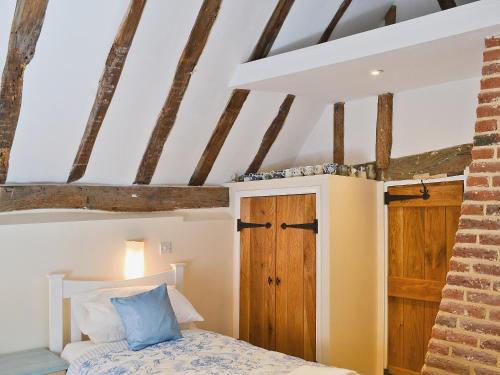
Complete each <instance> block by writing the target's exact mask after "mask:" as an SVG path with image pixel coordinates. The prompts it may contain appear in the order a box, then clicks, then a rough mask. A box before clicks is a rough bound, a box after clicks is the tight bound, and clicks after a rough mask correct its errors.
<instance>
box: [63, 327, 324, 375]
mask: <svg viewBox="0 0 500 375" xmlns="http://www.w3.org/2000/svg"><path fill="white" fill-rule="evenodd" d="M182 334H183V338H182V339H180V340H176V341H170V342H164V343H161V344H157V345H153V346H150V347H148V348H145V349H143V350H140V351H137V352H134V351H131V350H128V347H127V343H126V342H125V341H118V342H115V343H110V344H107V345H102V346H99V347H96V348H95V349H92V350H90V351H89V352H87V353H85V354H84V355H82V356H81V357H80V358H78V359H77V360H76V361H74V362H73V363H71V366H70V368H69V370H68V375H73V374H79V375H96V374H99V375H105V374H107V375H126V374H228V375H229V374H230V375H236V374H241V375H243V374H259V375H263V374H288V373H290V372H291V371H293V370H295V369H297V368H298V367H300V366H303V365H316V364H314V363H311V362H306V361H304V360H302V359H299V358H296V357H291V356H288V355H285V354H282V353H277V352H272V351H268V350H264V349H261V348H258V347H255V346H253V345H250V344H248V343H246V342H243V341H239V340H235V339H233V338H231V337H227V336H223V335H220V334H217V333H213V332H208V331H202V330H188V331H183V332H182ZM317 366H320V365H317Z"/></svg>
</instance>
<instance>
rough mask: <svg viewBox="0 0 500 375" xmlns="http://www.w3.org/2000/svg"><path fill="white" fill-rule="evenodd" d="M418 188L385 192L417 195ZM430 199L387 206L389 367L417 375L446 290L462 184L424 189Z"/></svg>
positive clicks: (398, 373)
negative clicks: (443, 291)
mask: <svg viewBox="0 0 500 375" xmlns="http://www.w3.org/2000/svg"><path fill="white" fill-rule="evenodd" d="M420 188H421V187H420V186H419V185H412V186H398V187H391V188H389V192H390V193H391V194H403V195H404V194H411V195H413V194H418V193H419V190H420ZM428 188H429V193H430V195H431V197H430V199H429V200H427V201H424V200H422V199H417V200H409V201H403V202H397V201H396V202H391V203H390V204H389V207H388V215H389V217H388V224H389V231H388V240H389V254H388V257H389V259H388V263H389V270H388V295H389V299H388V367H389V371H390V373H391V374H394V375H408V374H419V373H420V370H421V368H422V365H423V362H424V356H425V353H426V351H427V344H428V341H429V338H430V334H431V329H432V326H433V325H434V321H435V318H436V314H437V311H438V309H439V302H440V300H441V289H442V288H443V286H444V283H445V279H446V273H447V271H448V262H449V259H450V257H451V251H452V248H453V244H454V240H455V233H456V231H457V228H458V220H459V217H460V205H461V203H462V199H463V184H462V182H450V183H440V184H430V185H428Z"/></svg>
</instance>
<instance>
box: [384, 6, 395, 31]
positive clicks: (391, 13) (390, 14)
mask: <svg viewBox="0 0 500 375" xmlns="http://www.w3.org/2000/svg"><path fill="white" fill-rule="evenodd" d="M396 10H397V8H396V5H391V7H390V8H389V10H388V11H387V13H386V14H385V17H384V21H385V26H389V25H394V24H395V23H396Z"/></svg>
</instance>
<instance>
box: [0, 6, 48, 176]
mask: <svg viewBox="0 0 500 375" xmlns="http://www.w3.org/2000/svg"><path fill="white" fill-rule="evenodd" d="M47 3H48V0H38V1H30V0H18V1H17V3H16V10H15V13H14V19H13V21H12V26H11V30H10V38H9V47H8V51H7V58H6V62H5V67H4V70H3V74H2V82H1V86H0V184H3V183H4V182H5V180H6V179H7V172H8V169H9V159H10V150H11V148H12V143H13V141H14V135H15V133H16V127H17V122H18V119H19V113H20V111H21V101H22V94H23V77H24V70H25V69H26V66H27V65H28V64H29V63H30V61H31V60H32V59H33V55H34V54H35V48H36V44H37V42H38V37H39V36H40V31H41V30H42V25H43V20H44V18H45V11H46V9H47Z"/></svg>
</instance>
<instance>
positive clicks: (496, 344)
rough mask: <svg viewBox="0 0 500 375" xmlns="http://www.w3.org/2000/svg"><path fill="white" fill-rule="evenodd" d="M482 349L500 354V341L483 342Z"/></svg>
mask: <svg viewBox="0 0 500 375" xmlns="http://www.w3.org/2000/svg"><path fill="white" fill-rule="evenodd" d="M479 346H480V347H481V348H482V349H490V350H494V351H496V352H500V341H499V340H493V339H490V340H483V341H481V344H480V345H479Z"/></svg>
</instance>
